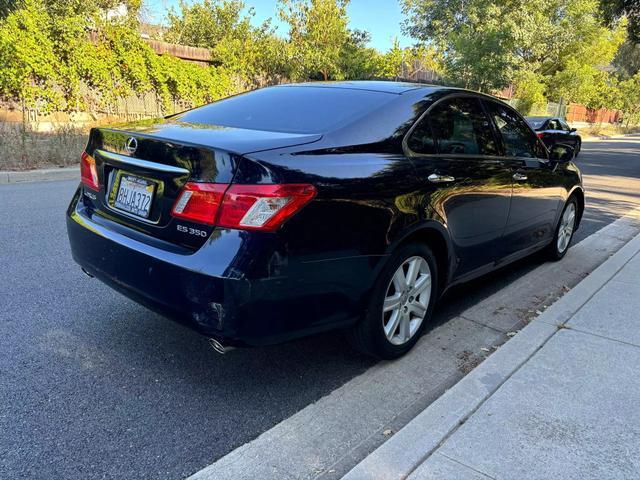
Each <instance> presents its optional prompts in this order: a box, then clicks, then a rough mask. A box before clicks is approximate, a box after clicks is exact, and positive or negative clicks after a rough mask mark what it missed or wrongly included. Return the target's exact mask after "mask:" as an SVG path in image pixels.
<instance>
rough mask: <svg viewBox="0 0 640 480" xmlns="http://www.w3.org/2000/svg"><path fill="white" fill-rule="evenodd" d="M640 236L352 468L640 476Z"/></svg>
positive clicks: (363, 472)
mask: <svg viewBox="0 0 640 480" xmlns="http://www.w3.org/2000/svg"><path fill="white" fill-rule="evenodd" d="M639 252H640V236H637V237H636V238H635V239H633V240H631V241H630V242H629V243H628V244H627V245H626V246H625V247H623V248H622V249H621V250H620V251H619V252H618V253H616V254H615V255H614V256H612V257H611V258H610V259H609V260H607V261H606V262H605V263H603V264H602V265H601V266H600V267H599V268H597V269H596V270H595V271H594V272H593V273H592V274H591V275H589V276H588V277H587V278H586V279H585V280H583V281H582V282H581V283H580V284H578V285H577V286H576V287H575V288H574V289H572V290H571V291H570V292H569V293H567V294H566V295H565V296H564V297H563V298H562V299H560V300H559V301H558V302H556V303H555V304H554V305H553V306H552V307H551V308H549V309H548V310H547V311H546V312H545V313H544V314H542V315H540V316H539V317H537V318H536V319H535V320H534V321H532V322H531V323H530V324H529V325H528V326H527V327H526V328H524V329H523V330H522V331H521V332H520V333H518V334H517V335H516V336H515V337H514V338H513V339H512V340H510V341H509V342H507V343H506V344H505V345H504V346H503V347H501V348H500V349H499V350H497V351H496V352H495V353H494V354H493V355H491V356H490V357H489V358H488V359H487V360H486V361H485V362H483V363H482V364H481V365H480V366H479V367H477V368H476V369H475V370H473V371H472V372H471V373H470V374H469V375H467V376H466V377H465V378H463V379H462V380H461V381H460V382H459V383H458V384H456V385H455V386H454V387H453V388H451V389H450V390H449V391H447V392H446V393H445V394H444V395H443V396H442V397H440V398H439V399H438V400H437V401H436V402H434V403H432V404H431V405H430V406H429V407H428V408H427V409H426V410H424V411H423V412H422V413H420V414H419V415H418V416H417V417H416V418H415V419H414V420H412V421H411V422H410V423H409V424H408V425H406V426H405V427H404V428H403V429H401V430H400V431H399V432H397V433H396V434H395V435H394V436H393V437H391V439H389V440H388V441H387V442H386V443H384V444H383V445H382V446H381V447H379V448H378V449H377V450H375V451H374V452H373V453H372V454H370V455H369V456H368V457H367V458H366V459H365V460H363V461H362V462H361V463H360V464H358V465H357V466H356V467H355V468H354V469H353V470H351V471H350V472H349V473H348V474H347V475H346V476H345V477H344V479H345V480H361V479H375V480H384V479H404V478H409V479H411V480H426V479H439V480H447V479H450V480H467V479H469V480H471V479H473V480H475V479H478V480H479V479H487V478H493V479H518V480H520V479H563V480H568V479H576V480H578V479H579V480H587V479H594V480H595V479H598V480H600V479H614V478H615V479H635V478H640V374H639V372H640V253H639Z"/></svg>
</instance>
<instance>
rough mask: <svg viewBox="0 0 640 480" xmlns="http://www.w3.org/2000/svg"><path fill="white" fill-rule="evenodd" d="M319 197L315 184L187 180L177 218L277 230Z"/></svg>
mask: <svg viewBox="0 0 640 480" xmlns="http://www.w3.org/2000/svg"><path fill="white" fill-rule="evenodd" d="M315 196H316V189H315V187H314V186H313V185H306V184H284V185H231V186H229V185H225V184H216V183H192V182H190V183H187V184H186V185H185V186H184V188H183V189H182V192H181V194H180V196H179V197H178V200H177V201H176V203H175V205H174V206H173V210H172V214H173V216H174V217H178V218H184V219H187V220H191V221H194V222H198V223H205V224H207V225H219V226H221V227H225V228H234V229H238V230H262V231H274V230H276V229H278V228H279V227H280V226H281V225H282V224H283V223H284V222H285V221H286V220H288V219H289V218H291V217H292V216H293V215H295V214H296V213H297V212H298V211H300V209H301V208H302V207H304V206H305V205H306V204H307V203H309V202H310V201H311V200H312V199H313V198H314V197H315Z"/></svg>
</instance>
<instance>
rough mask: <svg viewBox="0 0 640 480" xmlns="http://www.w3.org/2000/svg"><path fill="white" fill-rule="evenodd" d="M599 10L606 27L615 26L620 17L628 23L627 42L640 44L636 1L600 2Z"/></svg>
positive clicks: (639, 22)
mask: <svg viewBox="0 0 640 480" xmlns="http://www.w3.org/2000/svg"><path fill="white" fill-rule="evenodd" d="M600 10H601V12H602V15H603V17H604V21H605V24H606V25H612V24H615V23H616V22H617V21H619V20H620V19H621V18H622V17H626V18H627V19H628V21H629V23H628V25H627V30H628V32H629V40H630V41H631V42H633V43H640V3H639V2H638V0H600Z"/></svg>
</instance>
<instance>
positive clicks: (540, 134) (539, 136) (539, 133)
mask: <svg viewBox="0 0 640 480" xmlns="http://www.w3.org/2000/svg"><path fill="white" fill-rule="evenodd" d="M536 135H538V138H542V137H544V132H538V133H536Z"/></svg>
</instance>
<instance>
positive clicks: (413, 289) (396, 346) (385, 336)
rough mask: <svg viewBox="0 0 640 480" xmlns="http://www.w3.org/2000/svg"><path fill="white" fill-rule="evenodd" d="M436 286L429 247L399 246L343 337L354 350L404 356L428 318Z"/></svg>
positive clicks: (436, 278) (373, 354)
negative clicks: (345, 337) (362, 311)
mask: <svg viewBox="0 0 640 480" xmlns="http://www.w3.org/2000/svg"><path fill="white" fill-rule="evenodd" d="M437 285H438V269H437V262H436V258H435V256H434V255H433V253H432V252H431V249H429V247H427V246H426V245H423V244H418V243H411V244H408V245H405V246H403V247H401V248H400V249H398V250H397V251H396V252H395V253H393V254H392V255H391V257H390V258H389V260H388V261H387V264H386V265H385V266H384V268H383V270H382V272H381V273H380V276H379V277H378V279H377V280H376V283H375V286H374V287H373V290H372V292H371V296H370V299H369V301H368V305H367V309H366V311H365V312H364V314H363V315H362V317H361V319H360V321H359V322H358V323H357V324H356V325H355V326H353V327H352V328H351V329H350V330H349V331H348V332H347V339H348V340H349V342H350V343H351V344H352V345H353V346H354V347H355V348H356V349H357V350H359V351H361V352H363V353H366V354H368V355H372V356H374V357H377V358H382V359H393V358H398V357H400V356H402V355H404V354H405V353H407V352H408V351H409V350H410V349H411V348H412V347H413V346H414V345H415V344H416V342H417V341H418V339H419V338H420V335H421V333H422V332H423V331H424V327H425V325H426V324H427V323H428V322H429V320H430V319H431V315H432V312H433V307H434V305H435V302H436V296H437V292H438V287H437Z"/></svg>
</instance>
